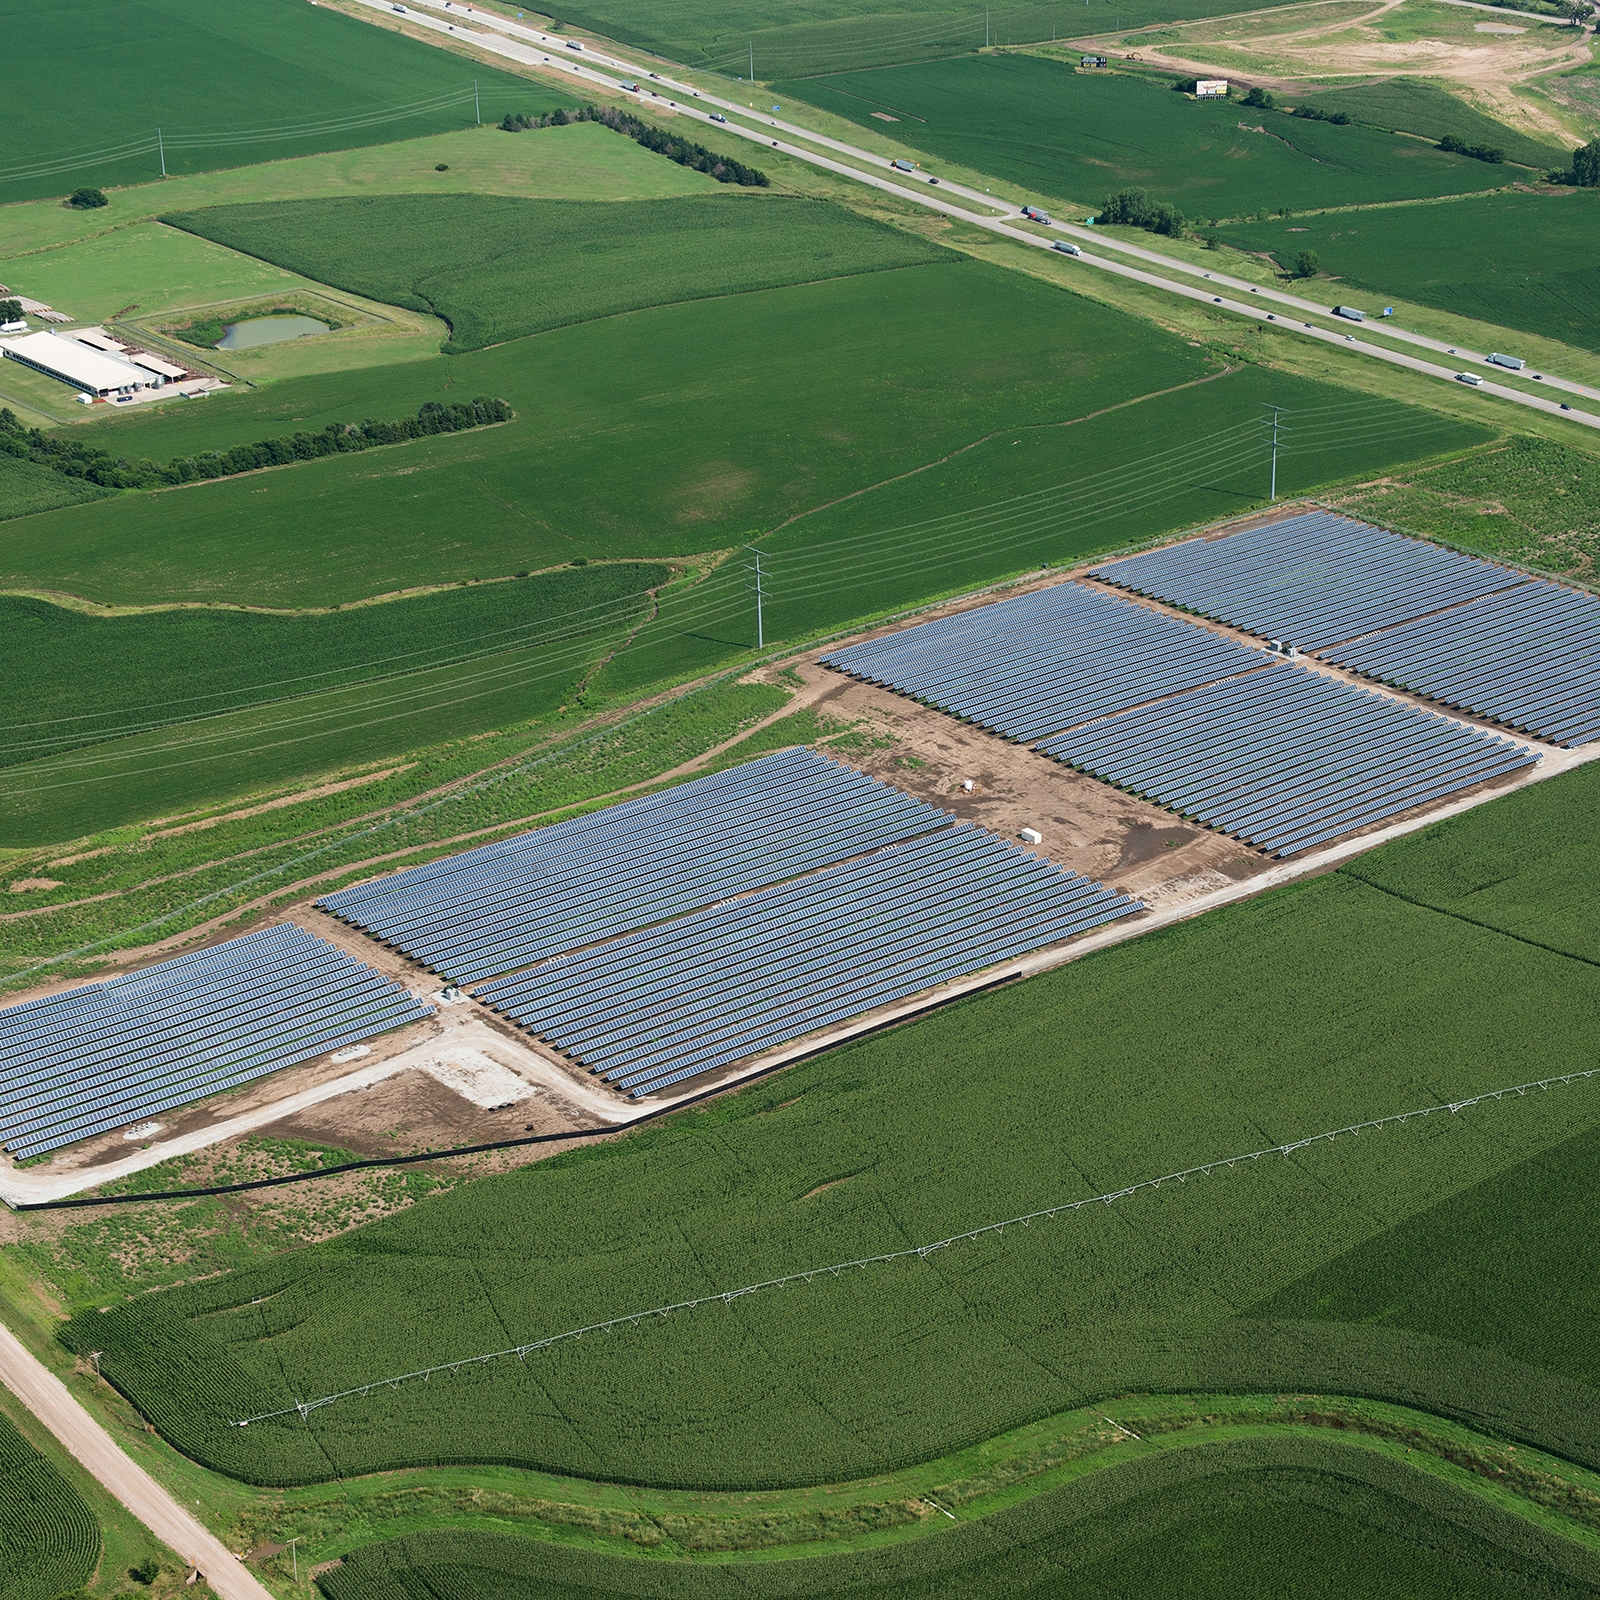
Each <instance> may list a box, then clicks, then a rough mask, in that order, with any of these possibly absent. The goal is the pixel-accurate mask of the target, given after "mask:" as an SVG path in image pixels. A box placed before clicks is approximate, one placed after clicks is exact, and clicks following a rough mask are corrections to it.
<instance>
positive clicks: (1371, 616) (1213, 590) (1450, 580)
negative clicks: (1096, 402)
mask: <svg viewBox="0 0 1600 1600" xmlns="http://www.w3.org/2000/svg"><path fill="white" fill-rule="evenodd" d="M1093 573H1094V576H1095V577H1097V578H1100V579H1102V580H1103V581H1104V582H1106V583H1114V584H1117V585H1118V586H1120V587H1121V588H1124V589H1131V590H1133V591H1134V592H1135V593H1137V594H1146V595H1150V596H1152V597H1153V598H1155V599H1157V600H1165V601H1167V602H1168V603H1169V604H1171V605H1175V606H1181V607H1183V609H1184V610H1186V611H1193V612H1197V613H1198V614H1199V615H1200V616H1203V617H1213V618H1215V619H1216V620H1217V621H1218V622H1226V623H1231V624H1232V625H1233V626H1234V627H1238V628H1243V629H1244V630H1245V631H1246V632H1248V633H1256V634H1260V635H1261V636H1262V637H1263V638H1268V639H1281V640H1283V642H1284V643H1285V644H1292V645H1297V646H1298V647H1299V648H1300V649H1302V650H1316V649H1320V648H1321V647H1322V646H1324V645H1331V644H1338V643H1340V642H1342V641H1344V640H1347V639H1354V638H1355V637H1356V636H1357V635H1359V634H1363V633H1372V632H1373V631H1375V630H1376V629H1379V628H1388V627H1392V626H1394V624H1396V623H1399V622H1408V621H1410V620H1411V619H1412V618H1414V617H1420V616H1425V615H1426V614H1427V613H1429V612H1432V611H1439V610H1442V609H1443V608H1444V607H1446V606H1453V605H1459V604H1460V603H1461V602H1462V601H1465V600H1475V599H1477V598H1479V597H1480V596H1482V595H1486V594H1492V593H1494V592H1495V591H1496V590H1499V589H1509V588H1512V587H1514V586H1515V585H1517V584H1521V583H1525V582H1527V580H1526V579H1525V578H1523V577H1521V576H1520V575H1519V574H1517V573H1515V572H1511V571H1509V570H1508V569H1506V568H1505V567H1497V566H1495V565H1494V564H1493V562H1489V561H1479V560H1477V559H1475V558H1474V557H1472V556H1464V555H1460V554H1458V553H1457V552H1456V551H1454V550H1446V549H1445V548H1444V547H1443V546H1441V545H1436V544H1429V543H1428V542H1427V541H1426V540H1424V539H1408V538H1406V537H1404V536H1403V535H1401V534H1398V533H1389V532H1388V531H1386V530H1385V529H1383V528H1374V527H1373V526H1372V525H1371V524H1370V523H1366V522H1355V521H1352V520H1351V519H1350V518H1349V517H1339V516H1334V515H1333V514H1332V513H1330V512H1326V511H1314V512H1309V513H1307V514H1306V515H1305V516H1300V517H1287V518H1285V519H1284V520H1283V521H1282V522H1273V523H1269V524H1268V525H1267V526H1265V527H1261V528H1251V529H1249V530H1247V531H1246V532H1244V533H1231V534H1229V535H1227V537H1226V538H1221V539H1191V540H1188V541H1187V542H1185V543H1183V544H1175V545H1168V546H1167V547H1166V548H1165V549H1161V550H1151V551H1148V552H1146V553H1145V554H1144V555H1138V556H1127V557H1125V558H1124V559H1123V560H1121V561H1108V562H1106V563H1105V564H1104V565H1103V566H1099V567H1095V568H1094V569H1093Z"/></svg>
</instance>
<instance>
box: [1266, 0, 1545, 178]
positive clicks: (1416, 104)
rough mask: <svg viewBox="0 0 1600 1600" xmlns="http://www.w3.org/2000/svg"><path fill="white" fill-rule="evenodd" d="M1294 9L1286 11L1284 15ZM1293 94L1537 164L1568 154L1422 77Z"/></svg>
mask: <svg viewBox="0 0 1600 1600" xmlns="http://www.w3.org/2000/svg"><path fill="white" fill-rule="evenodd" d="M1356 9H1358V10H1364V9H1366V8H1365V7H1357V8H1356ZM1294 15H1295V13H1293V12H1288V13H1285V17H1286V20H1287V19H1288V18H1292V17H1293V16H1294ZM1295 98H1296V99H1299V100H1305V101H1307V102H1308V103H1309V104H1311V105H1314V106H1317V107H1319V108H1321V109H1323V110H1327V111H1345V112H1348V113H1349V114H1350V115H1351V116H1352V117H1354V118H1355V120H1356V121H1357V122H1365V123H1368V124H1370V125H1371V126H1372V127H1374V128H1386V129H1388V130H1390V131H1391V132H1396V133H1417V134H1421V135H1422V136H1423V137H1424V138H1428V139H1435V140H1437V139H1442V138H1443V137H1444V136H1445V135H1446V134H1447V133H1453V134H1455V135H1456V137H1457V138H1459V139H1462V140H1464V141H1465V142H1466V143H1467V144H1487V145H1495V146H1498V147H1499V148H1500V149H1501V150H1504V151H1505V153H1506V159H1507V160H1508V161H1516V162H1520V163H1521V164H1522V165H1524V166H1529V167H1533V168H1535V169H1538V168H1552V167H1564V166H1566V165H1568V164H1569V163H1570V161H1571V159H1572V156H1571V147H1570V146H1569V145H1565V144H1560V143H1556V142H1553V141H1551V140H1539V139H1531V138H1529V137H1528V135H1527V134H1525V133H1520V132H1518V130H1517V129H1515V128H1510V127H1507V126H1506V124H1505V123H1503V122H1500V121H1497V120H1496V119H1495V118H1494V117H1491V116H1488V115H1487V114H1485V113H1484V112H1482V111H1479V110H1478V109H1477V108H1476V107H1475V106H1470V105H1468V104H1467V103H1466V101H1465V100H1462V99H1461V98H1460V97H1459V96H1457V95H1453V94H1451V93H1449V91H1448V90H1446V89H1443V88H1441V87H1440V86H1439V85H1438V84H1436V83H1430V82H1429V81H1428V80H1427V79H1426V78H1388V79H1385V80H1384V81H1382V82H1380V83H1364V84H1360V85H1359V86H1357V87H1356V88H1354V89H1307V90H1305V91H1303V92H1301V93H1299V94H1297V95H1296V97H1295Z"/></svg>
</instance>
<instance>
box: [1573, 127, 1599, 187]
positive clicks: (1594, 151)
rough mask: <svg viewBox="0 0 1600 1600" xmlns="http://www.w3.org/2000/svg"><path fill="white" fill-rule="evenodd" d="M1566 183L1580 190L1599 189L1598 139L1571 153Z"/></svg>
mask: <svg viewBox="0 0 1600 1600" xmlns="http://www.w3.org/2000/svg"><path fill="white" fill-rule="evenodd" d="M1567 182H1568V183H1575V184H1577V186H1578V187H1579V188H1580V189H1600V139H1591V140H1590V141H1589V142H1588V144H1586V145H1584V146H1583V147H1582V148H1581V149H1578V150H1574V151H1573V152H1572V171H1571V172H1569V173H1568V174H1567Z"/></svg>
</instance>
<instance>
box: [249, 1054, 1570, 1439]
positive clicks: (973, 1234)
mask: <svg viewBox="0 0 1600 1600" xmlns="http://www.w3.org/2000/svg"><path fill="white" fill-rule="evenodd" d="M1594 1077H1600V1067H1590V1068H1588V1069H1587V1070H1586V1071H1583V1072H1566V1073H1562V1074H1561V1075H1560V1076H1559V1077H1554V1078H1536V1079H1534V1080H1532V1081H1531V1082H1528V1083H1514V1084H1508V1085H1507V1086H1505V1087H1504V1088H1501V1089H1487V1090H1485V1091H1484V1092H1483V1093H1482V1094H1475V1095H1471V1096H1469V1097H1467V1098H1466V1099H1463V1100H1444V1101H1441V1102H1439V1103H1438V1104H1437V1105H1431V1106H1421V1107H1418V1108H1417V1109H1415V1110H1412V1111H1395V1112H1391V1113H1390V1115H1388V1116H1386V1117H1374V1118H1373V1119H1372V1120H1371V1121H1369V1122H1355V1123H1351V1124H1350V1126H1348V1127H1345V1128H1332V1129H1329V1130H1328V1131H1327V1132H1325V1133H1313V1134H1311V1135H1309V1136H1308V1137H1306V1138H1304V1139H1292V1140H1290V1141H1289V1142H1288V1143H1287V1144H1274V1145H1268V1146H1267V1147H1266V1148H1265V1149H1262V1150H1247V1151H1244V1152H1243V1153H1241V1154H1239V1155H1232V1156H1223V1157H1222V1158H1220V1159H1219V1160H1216V1161H1207V1162H1205V1163H1204V1164H1203V1165H1201V1166H1198V1167H1184V1168H1183V1169H1182V1170H1181V1171H1178V1172H1168V1173H1164V1174H1163V1175H1162V1176H1161V1177H1159V1178H1145V1179H1142V1180H1141V1181H1140V1182H1138V1183H1130V1184H1129V1185H1128V1186H1127V1187H1126V1188H1125V1189H1113V1190H1111V1191H1110V1192H1109V1193H1108V1194H1096V1195H1090V1196H1088V1197H1087V1198H1085V1199H1082V1200H1064V1201H1062V1202H1061V1203H1060V1204H1059V1205H1053V1206H1046V1207H1045V1208H1043V1209H1042V1210H1039V1211H1026V1212H1024V1213H1022V1215H1020V1216H1016V1217H1007V1218H1006V1219H1005V1221H1003V1222H988V1223H984V1224H983V1226H981V1227H977V1228H970V1229H968V1230H967V1231H966V1232H965V1233H953V1234H951V1235H950V1236H949V1237H948V1238H944V1239H935V1240H933V1241H932V1242H931V1243H929V1244H916V1245H910V1246H908V1247H907V1248H906V1249H904V1250H889V1251H885V1252H884V1253H883V1254H882V1255H875V1256H862V1257H860V1258H859V1259H857V1260H855V1261H835V1262H831V1263H829V1264H828V1265H826V1266H820V1267H807V1268H805V1269H804V1270H803V1271H801V1272H790V1273H786V1274H785V1275H784V1276H783V1277H781V1278H768V1279H766V1280H765V1281H764V1282H761V1283H749V1284H745V1285H743V1286H742V1287H741V1288H737V1289H720V1290H718V1291H717V1292H716V1293H715V1294H703V1295H699V1296H697V1297H696V1298H695V1299H693V1300H678V1301H675V1302H673V1303H672V1304H671V1305H664V1306H652V1307H651V1308H650V1309H649V1310H648V1311H633V1312H629V1313H628V1314H627V1315H625V1316H620V1317H609V1318H607V1320H606V1321H604V1322H591V1323H589V1324H587V1325H586V1326H584V1327H581V1328H568V1329H567V1330H566V1331H565V1332H563V1333H552V1334H550V1335H548V1336H547V1337H545V1338H543V1339H533V1340H530V1341H529V1342H528V1343H527V1344H519V1345H513V1346H512V1347H511V1348H510V1349H507V1350H492V1351H490V1352H489V1353H488V1354H487V1355H481V1356H463V1357H462V1358H461V1359H460V1360H458V1361H445V1362H441V1363H440V1364H439V1365H438V1366H434V1367H419V1368H418V1369H417V1370H416V1371H415V1372H402V1373H398V1374H396V1375H395V1376H393V1377H389V1378H375V1379H374V1380H373V1381H372V1382H371V1383H364V1384H360V1385H358V1386H357V1387H356V1388H354V1389H341V1390H339V1392H338V1393H337V1394H325V1395H322V1396H321V1397H320V1398H318V1399H316V1400H297V1401H295V1403H294V1404H293V1405H292V1406H283V1407H282V1408H280V1409H279V1410H277V1411H263V1412H260V1413H259V1414H258V1415H256V1416H253V1417H241V1418H239V1419H238V1420H237V1421H235V1422H233V1423H231V1424H230V1426H232V1427H235V1428H248V1427H249V1426H250V1425H251V1424H252V1423H256V1422H271V1421H274V1420H275V1419H276V1418H278V1417H289V1416H294V1415H297V1414H298V1416H299V1417H300V1419H301V1420H302V1421H305V1420H306V1419H307V1418H309V1417H310V1415H311V1413H312V1412H313V1411H318V1410H320V1409H321V1408H322V1407H323V1406H331V1405H333V1404H334V1403H335V1402H336V1401H339V1400H351V1399H364V1398H365V1397H366V1396H368V1395H370V1394H371V1393H372V1392H373V1390H375V1389H397V1388H399V1386H400V1385H401V1384H402V1383H413V1382H415V1381H416V1380H417V1379H419V1378H420V1379H421V1380H422V1381H423V1382H424V1383H426V1382H428V1381H429V1380H430V1379H431V1378H433V1377H434V1376H435V1375H436V1374H437V1373H441V1372H459V1371H460V1370H461V1369H462V1368H463V1367H479V1366H483V1365H485V1364H486V1363H488V1362H490V1361H502V1360H504V1359H505V1358H506V1357H508V1356H516V1357H517V1359H518V1360H519V1361H526V1360H527V1358H528V1357H529V1356H530V1355H532V1354H533V1353H534V1352H535V1351H538V1350H548V1349H549V1348H550V1346H551V1345H555V1344H561V1343H563V1342H564V1341H566V1340H568V1339H581V1338H582V1337H583V1336H584V1335H585V1334H586V1333H613V1332H615V1331H616V1330H618V1329H620V1328H635V1327H637V1326H638V1325H639V1324H640V1323H641V1322H644V1321H646V1320H647V1319H648V1318H650V1317H665V1316H668V1315H670V1314H671V1313H672V1312H674V1311H693V1310H695V1309H696V1308H697V1307H699V1306H709V1305H713V1304H717V1303H721V1304H722V1305H726V1306H731V1305H732V1304H733V1303H734V1301H735V1300H741V1299H743V1298H744V1296H746V1295H750V1294H758V1293H760V1292H761V1291H762V1290H763V1289H786V1288H788V1287H789V1285H790V1284H794V1283H806V1284H808V1283H810V1282H811V1281H812V1279H813V1278H818V1277H821V1276H823V1275H825V1274H826V1275H828V1276H831V1277H835V1278H837V1277H838V1276H839V1274H840V1273H842V1272H848V1271H850V1270H851V1269H852V1268H856V1267H859V1268H861V1269H862V1270H865V1269H866V1268H867V1267H877V1266H886V1265H887V1264H888V1263H889V1262H891V1261H905V1260H908V1259H909V1258H910V1257H912V1256H915V1257H916V1258H917V1259H918V1260H919V1261H926V1260H927V1259H928V1257H929V1256H931V1255H933V1254H934V1253H935V1252H937V1251H940V1250H945V1249H948V1248H949V1247H950V1246H951V1245H953V1244H966V1243H968V1242H969V1241H970V1240H973V1239H981V1238H983V1237H984V1236H985V1235H987V1234H1003V1233H1004V1232H1005V1231H1006V1229H1007V1228H1016V1227H1022V1228H1026V1227H1028V1226H1030V1225H1031V1224H1032V1223H1035V1222H1049V1221H1052V1220H1053V1219H1054V1218H1056V1217H1059V1216H1061V1215H1063V1214H1064V1213H1067V1212H1073V1211H1080V1210H1082V1209H1083V1208H1084V1207H1085V1206H1096V1205H1111V1204H1112V1203H1113V1202H1114V1201H1117V1200H1126V1199H1127V1198H1128V1197H1129V1196H1130V1195H1136V1194H1140V1193H1142V1192H1143V1191H1144V1190H1146V1189H1159V1188H1160V1187H1161V1186H1162V1184H1164V1183H1186V1182H1188V1180H1189V1179H1190V1178H1204V1177H1208V1176H1209V1175H1210V1174H1212V1173H1214V1172H1218V1171H1220V1170H1222V1169H1223V1168H1224V1167H1229V1168H1231V1167H1236V1166H1238V1165H1239V1164H1240V1163H1241V1162H1244V1161H1259V1160H1261V1158H1262V1157H1263V1156H1292V1155H1294V1154H1295V1153H1296V1152H1297V1151H1300V1150H1305V1149H1308V1148H1309V1147H1310V1146H1312V1145H1314V1144H1325V1143H1329V1142H1331V1141H1332V1140H1334V1139H1342V1138H1343V1137H1344V1136H1345V1135H1346V1134H1360V1133H1367V1132H1369V1131H1375V1130H1378V1129H1382V1128H1387V1127H1389V1126H1390V1125H1391V1124H1395V1123H1406V1122H1411V1121H1414V1120H1416V1119H1417V1118H1420V1117H1431V1116H1432V1115H1433V1114H1434V1113H1435V1112H1437V1111H1448V1112H1449V1113H1450V1114H1451V1115H1452V1116H1454V1115H1455V1113H1456V1112H1458V1111H1466V1110H1469V1109H1470V1108H1471V1107H1473V1106H1479V1105H1483V1104H1484V1103H1485V1102H1486V1101H1491V1100H1493V1101H1498V1100H1503V1099H1506V1098H1507V1097H1508V1096H1512V1095H1516V1096H1522V1095H1527V1094H1529V1093H1531V1092H1532V1091H1533V1090H1535V1089H1553V1088H1556V1087H1558V1086H1559V1085H1562V1084H1569V1083H1577V1082H1579V1081H1580V1080H1582V1079H1585V1078H1594Z"/></svg>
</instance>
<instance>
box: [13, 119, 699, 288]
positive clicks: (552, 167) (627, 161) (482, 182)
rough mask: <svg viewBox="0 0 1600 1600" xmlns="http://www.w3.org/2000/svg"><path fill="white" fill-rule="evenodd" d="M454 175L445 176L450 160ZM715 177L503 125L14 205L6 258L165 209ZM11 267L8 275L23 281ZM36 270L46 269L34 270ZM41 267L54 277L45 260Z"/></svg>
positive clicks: (586, 139)
mask: <svg viewBox="0 0 1600 1600" xmlns="http://www.w3.org/2000/svg"><path fill="white" fill-rule="evenodd" d="M441 163H442V164H443V166H444V168H445V170H444V171H443V172H440V171H439V170H438V168H439V166H440V164H441ZM721 189H722V185H721V184H719V183H718V182H717V181H716V179H714V178H710V177H707V176H706V174H705V173H703V172H695V171H692V170H691V169H690V168H688V167H680V166H679V165H678V164H677V163H676V162H675V161H664V160H662V158H661V157H660V156H658V155H655V154H654V153H653V152H651V151H649V150H645V149H642V148H641V147H640V146H639V145H636V144H635V143H634V142H633V141H632V140H631V139H619V138H618V137H617V136H616V134H614V133H613V132H611V130H610V129H609V128H602V127H600V126H598V125H596V124H593V123H588V122H573V123H569V124H568V125H567V126H566V127H565V128H544V129H541V130H540V133H539V137H538V138H537V139H515V138H509V137H507V136H506V135H505V134H503V133H502V132H501V131H500V130H499V128H497V127H490V126H484V127H481V128H478V127H473V128H462V129H459V130H457V131H456V132H454V133H439V134H433V135H431V136H428V137H425V138H414V139H400V140H397V141H396V142H395V143H393V144H379V145H367V146H364V147H363V148H361V149H358V150H335V151H330V152H328V153H327V154H325V155H317V156H300V157H296V158H293V159H284V160H278V161H268V162H263V163H261V164H260V165H258V166H254V167H232V168H229V169H227V170H225V171H222V172H202V173H195V174H192V175H190V176H186V177H172V178H168V179H166V180H165V181H164V182H162V181H159V180H158V181H156V182H154V183H144V184H138V185H135V186H133V187H130V188H126V189H119V190H117V191H116V207H115V212H114V213H113V211H112V208H111V207H109V206H108V207H107V208H106V210H104V211H75V210H73V209H72V208H71V207H70V206H63V205H61V204H60V203H59V202H57V201H55V200H33V201H28V202H25V203H20V204H18V203H14V204H12V205H9V206H7V207H6V208H5V210H4V211H0V218H3V219H4V223H5V226H4V228H3V229H0V260H3V261H7V262H10V261H12V260H13V258H16V257H21V256H26V255H29V254H31V253H32V252H34V251H41V250H50V249H53V248H54V247H55V246H57V245H65V244H73V243H76V242H78V241H80V240H84V239H92V238H96V237H98V236H100V235H102V234H104V233H106V232H107V231H108V230H111V229H113V228H122V227H127V226H128V225H129V224H130V223H132V222H139V221H151V220H154V218H155V216H156V215H157V213H158V212H162V211H189V210H195V209H197V208H199V207H204V206H221V205H253V204H260V203H261V202H263V201H269V200H313V199H325V200H326V199H339V198H342V197H345V196H359V195H374V194H510V195H523V196H525V197H527V198H529V199H538V200H664V199H667V198H668V197H670V196H672V195H680V194H715V193H718V192H720V191H721ZM20 270H21V269H19V268H18V267H17V266H8V267H7V269H6V271H7V273H8V274H13V273H18V272H19V271H20ZM28 270H34V268H32V267H30V268H29V269H28ZM39 270H45V271H48V267H47V266H46V265H45V264H44V263H42V262H41V263H39Z"/></svg>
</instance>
